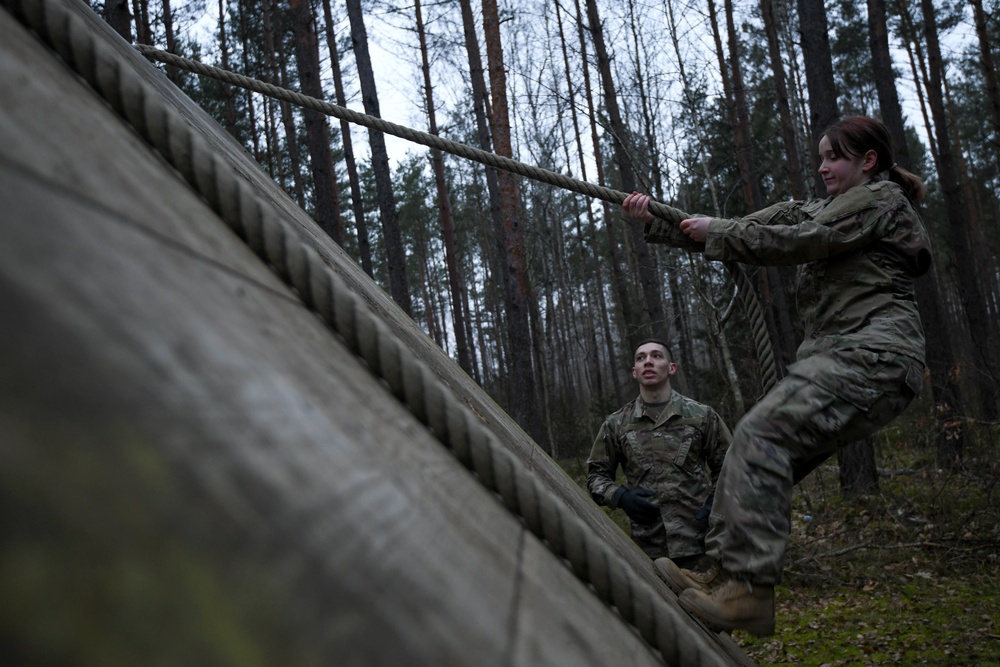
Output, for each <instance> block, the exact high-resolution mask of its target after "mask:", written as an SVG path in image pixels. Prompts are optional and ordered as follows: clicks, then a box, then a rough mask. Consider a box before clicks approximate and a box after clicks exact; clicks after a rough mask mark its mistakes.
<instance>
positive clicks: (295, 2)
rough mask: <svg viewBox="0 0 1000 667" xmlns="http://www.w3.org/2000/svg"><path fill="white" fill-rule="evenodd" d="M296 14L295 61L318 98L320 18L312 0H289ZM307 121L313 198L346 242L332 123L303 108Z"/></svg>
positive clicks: (318, 212) (336, 236) (324, 223)
mask: <svg viewBox="0 0 1000 667" xmlns="http://www.w3.org/2000/svg"><path fill="white" fill-rule="evenodd" d="M288 6H289V9H290V10H291V14H292V35H293V37H294V39H295V61H296V62H297V63H298V72H299V87H300V88H301V89H302V92H303V93H304V94H306V95H308V96H310V97H315V98H316V99H320V100H321V99H323V98H324V95H323V86H322V84H321V83H320V79H319V68H320V65H319V46H318V40H317V37H316V21H315V20H314V18H313V13H312V8H311V6H310V4H309V0H289V2H288ZM302 117H303V118H304V120H305V125H306V144H307V146H308V148H309V163H310V165H311V166H312V177H313V201H314V205H315V216H316V222H317V223H318V224H319V226H320V227H321V228H322V229H323V231H325V232H326V233H327V234H329V235H330V238H332V239H333V241H334V242H335V243H336V244H337V245H339V246H343V245H344V223H343V221H342V220H341V218H340V197H339V196H338V194H337V175H336V173H335V172H334V169H333V154H332V152H331V150H330V126H329V125H327V122H326V115H324V114H322V113H320V112H318V111H313V110H312V109H303V110H302Z"/></svg>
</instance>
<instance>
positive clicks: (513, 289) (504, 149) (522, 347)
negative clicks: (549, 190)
mask: <svg viewBox="0 0 1000 667" xmlns="http://www.w3.org/2000/svg"><path fill="white" fill-rule="evenodd" d="M482 4H483V35H484V37H485V40H486V60H487V63H488V67H489V76H490V101H491V103H492V113H491V114H490V130H491V134H492V136H493V146H494V148H495V150H496V152H497V154H498V155H502V156H505V157H513V148H512V146H511V138H510V116H509V113H508V109H507V74H506V72H505V71H504V62H503V46H502V43H501V39H500V17H499V13H498V11H497V3H496V0H483V3H482ZM498 179H499V180H498V183H499V186H500V210H501V214H502V218H503V231H504V236H503V240H504V250H505V251H506V254H505V257H504V259H505V262H506V264H507V282H506V285H505V289H504V304H505V306H506V309H507V337H508V341H509V350H510V367H509V371H510V385H511V393H510V397H511V406H510V407H511V412H512V414H513V416H514V419H515V420H516V421H517V422H518V423H519V424H520V425H521V427H522V428H524V430H525V431H526V432H527V433H528V435H530V436H532V437H533V438H534V439H535V441H536V442H539V444H541V445H542V447H543V449H546V445H545V443H544V441H543V440H542V435H543V432H544V431H543V429H542V428H541V424H540V422H539V418H538V402H537V400H536V399H535V392H534V387H533V386H532V385H533V382H532V379H533V374H532V368H531V349H532V348H531V332H530V328H529V327H530V323H529V319H528V318H529V316H530V307H531V304H530V300H531V289H530V286H529V283H528V267H527V262H526V259H525V254H524V241H523V239H522V238H521V235H522V232H521V228H520V224H521V222H520V216H519V212H518V201H517V199H518V197H517V182H516V181H515V180H514V176H513V174H510V173H509V172H505V171H504V172H500V173H499V174H498Z"/></svg>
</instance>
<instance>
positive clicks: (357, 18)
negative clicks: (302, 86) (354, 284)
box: [347, 0, 413, 315]
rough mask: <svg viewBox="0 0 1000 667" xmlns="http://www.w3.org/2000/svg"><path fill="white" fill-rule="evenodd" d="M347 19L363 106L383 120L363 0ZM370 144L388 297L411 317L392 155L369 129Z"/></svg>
mask: <svg viewBox="0 0 1000 667" xmlns="http://www.w3.org/2000/svg"><path fill="white" fill-rule="evenodd" d="M347 16H348V17H349V18H350V21H351V45H352V46H353V47H354V60H355V62H356V63H357V66H358V80H359V81H360V82H361V100H362V102H363V103H364V108H365V113H366V114H368V115H369V116H375V117H376V118H381V111H380V109H379V102H378V90H377V89H376V86H375V74H374V72H373V70H372V59H371V54H370V53H369V52H368V33H367V31H366V30H365V19H364V14H363V13H362V11H361V0H347ZM368 144H369V146H370V147H371V153H372V171H373V172H374V174H375V189H376V190H377V195H378V207H379V212H380V213H381V216H382V237H383V243H384V245H385V253H386V263H387V264H388V273H389V294H390V295H391V296H392V299H393V301H395V302H396V303H397V304H398V305H399V307H400V308H402V309H403V312H405V313H406V314H407V315H411V314H412V312H413V311H412V307H411V305H410V287H409V282H408V281H407V278H406V254H405V253H404V252H403V241H402V236H401V234H400V231H399V222H398V220H397V218H396V199H395V197H394V196H393V193H392V176H391V174H390V171H389V153H388V151H387V150H386V147H385V137H384V136H383V135H382V133H381V132H378V131H377V130H369V131H368Z"/></svg>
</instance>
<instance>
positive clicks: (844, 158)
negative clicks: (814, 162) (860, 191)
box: [819, 136, 878, 197]
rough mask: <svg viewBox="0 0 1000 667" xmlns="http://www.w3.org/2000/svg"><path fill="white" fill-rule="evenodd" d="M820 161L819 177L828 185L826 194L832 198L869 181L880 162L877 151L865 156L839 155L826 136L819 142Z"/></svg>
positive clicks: (869, 152)
mask: <svg viewBox="0 0 1000 667" xmlns="http://www.w3.org/2000/svg"><path fill="white" fill-rule="evenodd" d="M819 159H820V165H819V175H820V176H821V177H822V178H823V183H824V185H826V193H827V194H828V195H830V196H831V197H836V196H837V195H842V194H844V193H845V192H847V191H848V190H850V189H851V188H853V187H854V186H855V185H861V184H862V183H864V182H865V181H867V180H868V179H869V178H871V176H872V170H873V169H874V168H875V164H876V163H877V162H878V160H877V156H876V154H875V151H868V152H867V153H865V154H864V155H838V154H836V153H835V152H834V151H833V147H832V146H831V145H830V140H829V139H827V138H826V136H824V137H823V138H822V139H820V140H819Z"/></svg>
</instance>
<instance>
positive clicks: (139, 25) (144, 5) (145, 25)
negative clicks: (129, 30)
mask: <svg viewBox="0 0 1000 667" xmlns="http://www.w3.org/2000/svg"><path fill="white" fill-rule="evenodd" d="M132 14H133V15H134V18H135V41H136V42H138V43H139V44H152V43H153V30H152V28H151V27H150V25H149V0H132Z"/></svg>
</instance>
